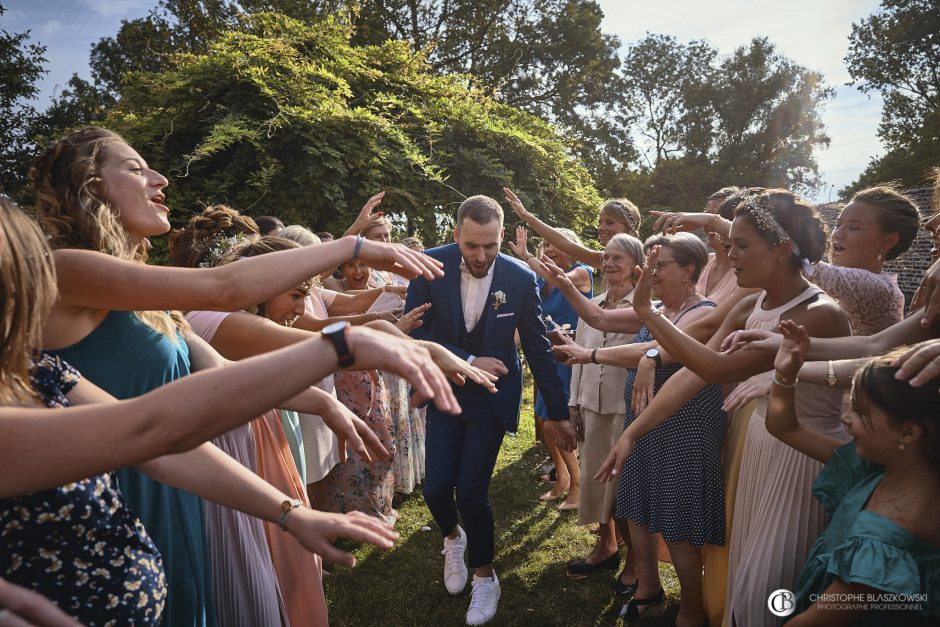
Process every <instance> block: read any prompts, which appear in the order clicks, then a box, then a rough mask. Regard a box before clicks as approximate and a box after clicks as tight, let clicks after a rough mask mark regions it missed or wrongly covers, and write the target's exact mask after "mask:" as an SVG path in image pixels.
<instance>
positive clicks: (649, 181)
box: [599, 35, 832, 210]
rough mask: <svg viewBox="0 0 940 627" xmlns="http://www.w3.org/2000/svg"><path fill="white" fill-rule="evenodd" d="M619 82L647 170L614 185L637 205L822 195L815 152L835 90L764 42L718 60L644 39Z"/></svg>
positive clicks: (698, 46)
mask: <svg viewBox="0 0 940 627" xmlns="http://www.w3.org/2000/svg"><path fill="white" fill-rule="evenodd" d="M624 74H625V77H626V79H627V84H628V85H629V86H630V88H629V91H628V98H627V99H626V102H627V103H628V105H627V106H628V110H629V112H630V114H632V116H633V120H634V122H633V124H632V128H633V129H634V132H635V133H636V145H637V146H639V147H640V148H641V150H642V152H643V154H644V157H645V163H644V164H643V166H644V167H641V169H640V170H638V171H637V172H634V173H633V174H632V176H630V177H628V178H627V179H626V180H620V181H619V182H618V183H619V190H622V191H623V192H624V193H626V194H627V195H628V196H629V197H630V198H632V199H634V201H635V202H639V203H641V205H642V206H650V205H662V206H664V207H669V208H673V209H682V210H698V209H699V208H701V206H702V203H703V202H704V199H705V198H706V197H707V196H708V195H709V194H710V193H711V192H713V191H715V190H716V189H718V188H720V187H723V186H725V185H731V184H734V185H763V186H780V187H788V188H791V189H795V190H803V191H811V190H814V189H816V188H818V186H819V184H820V181H819V177H818V169H817V165H816V160H815V157H814V155H813V150H814V149H815V148H816V147H817V146H820V145H826V144H828V143H829V139H828V137H826V135H825V133H824V132H823V125H822V122H821V120H820V117H819V107H820V106H821V105H822V103H823V102H825V100H826V99H828V98H829V97H831V95H832V90H831V89H830V88H829V87H828V86H826V85H825V84H824V83H823V81H822V77H821V76H820V75H819V74H818V73H817V72H813V71H810V70H807V69H806V68H803V67H801V66H799V65H797V64H795V63H793V62H792V61H790V60H789V59H787V58H786V57H784V56H783V55H781V54H780V53H779V52H777V50H776V48H775V47H774V46H773V44H771V43H770V42H768V41H767V40H766V39H761V38H756V39H754V40H752V41H751V42H750V44H748V45H747V46H742V47H740V48H738V49H736V50H735V51H734V52H733V53H732V54H731V55H729V56H727V57H725V58H720V57H719V56H718V53H717V51H716V50H715V49H714V48H713V47H712V46H711V44H709V43H707V42H705V41H693V42H690V43H688V44H683V43H680V42H678V41H676V39H674V38H673V37H668V36H663V35H647V36H646V38H644V39H643V40H641V41H640V42H637V43H636V44H634V45H633V46H631V47H630V48H629V50H628V51H627V54H626V57H625V60H624ZM599 183H600V185H601V186H602V187H607V186H608V185H607V180H606V179H604V180H601V181H599ZM610 187H612V188H614V189H618V187H615V185H613V184H611V185H610Z"/></svg>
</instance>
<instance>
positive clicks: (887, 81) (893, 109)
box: [843, 0, 940, 195]
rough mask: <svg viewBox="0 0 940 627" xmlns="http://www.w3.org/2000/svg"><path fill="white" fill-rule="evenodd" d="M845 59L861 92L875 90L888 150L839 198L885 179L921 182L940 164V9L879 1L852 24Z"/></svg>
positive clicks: (916, 0)
mask: <svg viewBox="0 0 940 627" xmlns="http://www.w3.org/2000/svg"><path fill="white" fill-rule="evenodd" d="M849 42H850V47H849V53H848V55H847V56H846V58H845V62H846V64H847V65H848V68H849V72H850V74H851V76H852V79H853V80H854V81H856V83H857V85H858V88H859V89H861V90H862V91H863V92H879V93H881V95H882V96H883V97H884V109H883V110H882V113H881V124H880V125H879V127H878V135H879V137H881V139H882V141H883V142H884V144H885V146H886V147H887V149H888V152H887V154H885V155H884V156H882V157H880V158H878V159H874V160H873V161H872V162H871V163H870V164H869V166H868V168H867V169H866V170H865V172H863V173H862V175H861V177H859V179H858V180H857V181H856V182H855V183H853V184H852V185H851V186H850V187H849V188H847V189H846V190H843V194H844V195H851V193H852V192H853V191H855V190H857V189H859V188H861V187H865V186H868V185H870V184H874V183H880V182H884V181H891V180H894V181H899V182H901V183H903V184H906V185H917V184H920V183H922V182H923V180H924V178H925V177H926V176H927V175H928V173H929V171H930V169H931V168H932V167H934V166H936V165H938V164H940V156H938V155H940V74H938V70H937V68H940V5H938V4H937V2H935V1H934V0H882V3H881V7H880V8H879V10H878V11H877V12H876V13H874V14H873V15H871V16H870V17H868V18H866V19H864V20H862V21H860V22H859V23H857V24H853V25H852V34H851V36H850V37H849Z"/></svg>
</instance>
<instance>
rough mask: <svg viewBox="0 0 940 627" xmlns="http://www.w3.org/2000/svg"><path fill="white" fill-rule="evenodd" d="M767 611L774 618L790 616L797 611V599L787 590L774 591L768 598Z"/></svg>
mask: <svg viewBox="0 0 940 627" xmlns="http://www.w3.org/2000/svg"><path fill="white" fill-rule="evenodd" d="M767 609H769V610H770V613H771V614H773V615H774V616H789V615H790V614H792V613H793V611H794V610H795V609H796V598H795V597H794V596H793V593H792V592H790V591H789V590H787V589H785V588H781V589H780V590H774V591H773V592H771V593H770V596H769V597H768V598H767Z"/></svg>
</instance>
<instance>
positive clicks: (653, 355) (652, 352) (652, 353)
mask: <svg viewBox="0 0 940 627" xmlns="http://www.w3.org/2000/svg"><path fill="white" fill-rule="evenodd" d="M646 356H647V357H649V358H650V359H652V360H653V361H655V362H656V367H657V368H659V367H660V366H662V365H663V358H662V357H660V356H659V349H658V348H650V349H648V350H647V351H646Z"/></svg>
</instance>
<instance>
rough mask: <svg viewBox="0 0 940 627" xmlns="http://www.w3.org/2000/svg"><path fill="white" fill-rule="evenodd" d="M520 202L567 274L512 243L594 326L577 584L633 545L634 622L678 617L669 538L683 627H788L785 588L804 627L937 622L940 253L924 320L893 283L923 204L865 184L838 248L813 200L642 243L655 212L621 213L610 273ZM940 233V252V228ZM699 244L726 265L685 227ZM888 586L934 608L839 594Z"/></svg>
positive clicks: (696, 224) (582, 400) (747, 212)
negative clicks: (852, 600) (589, 274)
mask: <svg viewBox="0 0 940 627" xmlns="http://www.w3.org/2000/svg"><path fill="white" fill-rule="evenodd" d="M938 187H940V184H938ZM938 197H940V194H938ZM507 200H508V201H509V204H510V206H511V207H512V208H513V209H514V210H515V212H516V214H517V215H518V217H519V218H520V219H522V220H523V221H524V222H525V223H526V224H527V225H528V226H529V227H530V228H531V229H533V230H534V231H536V232H537V233H538V234H539V235H540V236H542V237H543V238H544V239H545V241H546V243H547V244H550V245H551V246H554V247H557V248H558V249H559V250H561V251H562V252H563V254H565V255H568V257H563V259H564V260H565V263H564V264H558V263H555V259H552V258H550V257H549V256H548V255H542V257H541V258H539V257H537V256H535V255H531V254H528V253H527V250H526V248H525V246H524V245H522V246H519V245H518V244H517V245H516V246H515V247H514V250H515V252H516V253H517V254H518V255H519V256H520V257H521V258H522V259H523V260H524V261H525V262H526V263H527V264H528V265H529V266H530V267H531V268H532V269H533V271H535V272H536V273H537V274H538V275H539V276H540V277H543V279H544V281H545V282H546V283H545V284H546V285H548V286H549V289H555V290H558V291H560V292H561V293H562V294H563V295H564V297H565V298H566V299H567V301H568V303H569V304H570V306H571V307H572V308H573V310H574V311H575V312H576V314H577V315H578V316H579V320H578V323H577V336H576V338H575V340H574V341H572V340H570V339H565V338H564V337H562V338H561V342H562V345H561V346H556V347H554V349H553V350H554V351H555V352H556V354H557V355H558V356H559V357H560V358H562V359H563V360H564V361H565V362H566V363H567V364H572V365H573V367H574V371H573V372H574V376H573V377H572V379H571V380H572V384H571V387H570V394H569V397H568V398H569V405H570V407H571V415H572V420H575V421H577V423H578V430H579V439H580V440H581V441H580V443H579V459H580V474H581V476H584V477H593V478H595V479H600V480H601V481H600V482H593V481H582V482H581V484H580V504H579V522H580V523H582V524H592V523H593V524H599V530H598V538H597V542H596V545H595V547H594V549H593V550H592V552H591V553H590V554H589V555H588V556H586V557H585V558H583V559H579V560H576V561H574V562H572V563H571V564H569V566H568V575H569V576H571V577H573V578H581V577H585V576H587V575H588V574H589V573H591V572H593V571H595V570H599V569H603V568H612V569H616V568H618V567H619V566H620V564H621V555H620V550H619V547H618V540H620V541H622V542H623V543H624V544H625V545H626V546H627V554H626V558H625V560H624V561H623V568H622V570H621V572H620V576H619V577H618V578H617V580H616V581H615V583H614V588H615V592H616V594H618V595H625V596H628V597H632V598H631V600H630V601H629V602H628V603H627V604H626V605H624V607H623V609H622V611H621V615H622V616H624V617H625V618H626V620H628V621H636V620H639V619H641V618H643V617H644V616H646V617H649V616H655V615H658V614H661V613H662V612H663V611H665V607H666V597H665V594H664V592H663V589H662V586H661V583H660V579H659V572H658V568H657V558H658V557H660V556H661V555H662V552H661V550H660V545H661V543H662V542H663V541H664V543H665V545H666V548H667V549H668V558H670V559H671V561H672V562H673V564H674V566H675V569H676V573H677V575H678V578H679V582H680V586H681V590H682V597H681V605H680V609H679V613H678V616H677V618H676V624H677V625H701V624H711V625H722V624H724V625H771V624H779V623H781V622H783V621H784V620H785V617H783V616H781V617H778V616H775V615H774V614H773V613H771V612H770V611H769V610H768V600H769V598H770V597H771V596H772V593H774V592H775V591H778V590H780V589H785V590H788V591H791V592H795V606H794V607H795V611H796V613H797V614H798V616H796V617H793V616H790V621H791V622H792V623H793V624H807V625H811V624H825V625H831V624H856V623H858V624H885V621H887V620H901V621H902V622H904V624H933V623H935V622H936V621H937V620H938V618H940V609H938V603H940V598H938V597H937V595H936V581H937V579H938V577H940V524H938V519H937V517H936V511H935V509H932V508H934V505H933V504H934V503H935V499H936V498H937V497H938V496H940V475H938V473H937V469H936V461H935V460H936V459H937V457H936V456H937V453H940V449H938V448H937V446H938V443H940V441H938V438H940V432H938V430H940V425H938V424H937V422H936V421H937V418H938V416H940V413H938V409H940V404H938V397H937V388H938V387H940V380H938V375H940V359H938V355H940V340H937V339H935V338H936V337H937V327H938V323H937V322H935V314H936V310H937V307H938V305H940V303H938V302H937V292H936V289H937V281H938V280H940V276H938V274H940V269H938V268H940V265H938V264H937V263H936V256H937V246H935V247H934V250H933V254H934V258H935V263H934V266H932V267H931V269H930V270H929V271H928V275H927V276H926V277H925V279H924V285H923V286H922V289H921V290H920V291H919V294H920V295H921V298H920V299H919V302H917V299H915V303H914V304H913V305H914V307H924V306H926V312H925V311H924V310H923V309H918V310H917V311H912V312H911V314H910V316H909V317H908V318H907V319H905V318H904V296H903V294H902V293H901V291H900V289H899V287H898V285H897V281H896V277H895V276H893V275H890V274H888V273H886V272H884V263H885V261H887V260H891V259H895V258H897V257H898V256H899V255H901V254H902V253H904V252H905V251H906V250H907V249H908V248H909V247H910V246H911V243H912V242H913V240H914V238H915V236H916V235H917V233H918V231H919V229H920V227H921V224H920V222H921V220H920V213H919V211H918V209H917V206H916V204H915V203H914V202H913V201H911V200H910V199H909V198H908V197H906V196H904V195H903V194H901V193H899V192H898V191H896V190H894V189H893V188H889V187H876V188H871V189H866V190H863V191H861V192H859V193H858V194H856V195H855V196H854V197H853V199H852V200H851V201H850V202H849V203H848V204H846V205H845V206H844V207H843V208H842V210H841V213H840V215H839V218H838V221H837V223H836V227H835V229H834V230H833V231H832V233H831V234H830V236H829V238H828V241H827V229H826V227H825V226H824V224H823V222H822V221H821V219H820V217H819V215H818V213H817V212H816V210H815V208H814V207H813V206H812V205H810V204H808V203H806V202H804V201H802V200H801V199H800V198H798V197H797V196H795V195H794V194H792V193H789V192H786V191H785V190H779V189H763V188H746V189H738V188H725V189H722V190H719V191H718V192H716V193H715V194H713V195H712V196H711V197H709V199H708V203H707V205H706V207H705V210H704V211H703V212H701V213H698V214H695V213H691V214H690V213H662V212H653V214H654V215H655V216H656V218H657V220H656V222H655V224H654V232H655V233H656V234H654V235H653V236H652V237H650V238H649V239H647V240H646V242H644V243H642V244H641V243H640V242H639V240H637V239H636V238H635V237H634V235H635V234H636V229H635V227H634V228H632V229H631V226H632V225H634V224H636V223H637V222H638V218H639V212H638V211H636V210H635V208H634V209H633V211H631V215H632V216H634V219H626V220H624V219H621V220H619V221H617V220H611V218H612V217H613V216H615V215H616V210H617V207H619V206H624V205H625V204H628V201H625V200H623V199H620V200H615V201H609V202H608V204H606V205H605V206H604V207H603V208H602V210H601V214H600V216H599V229H598V232H599V236H600V239H601V241H602V243H604V244H605V248H604V253H603V257H602V258H601V259H598V258H597V256H598V253H596V252H593V251H589V250H587V249H585V248H583V247H581V246H580V245H579V244H578V243H577V242H576V241H573V238H572V237H571V236H570V234H567V233H565V231H564V230H563V229H554V228H552V227H550V226H548V225H546V224H544V223H543V222H541V221H539V220H538V219H537V218H536V217H535V216H534V215H533V214H531V213H530V212H528V211H527V210H526V209H525V208H524V206H523V205H522V203H520V202H519V200H518V198H516V197H515V196H513V195H512V194H511V193H510V194H507ZM614 203H616V205H614ZM612 205H614V206H612ZM634 220H635V221H634ZM605 223H606V225H605ZM610 225H613V233H616V234H612V232H611V229H610ZM605 226H606V227H607V228H605ZM924 227H925V228H926V229H927V230H928V231H929V232H930V234H931V236H932V237H933V238H934V239H935V241H938V242H940V218H938V217H934V218H932V219H930V220H928V221H927V222H926V223H925V224H924ZM697 228H701V229H704V231H705V233H706V234H707V237H706V238H705V241H706V242H707V244H708V246H709V247H710V248H711V252H709V251H708V250H707V249H706V246H705V243H704V242H703V241H702V240H701V239H699V238H698V237H696V236H694V235H691V234H689V233H686V232H684V231H689V230H693V229H697ZM517 233H518V236H517V237H518V241H524V238H525V230H524V229H522V228H520V229H518V230H517ZM605 240H606V241H605ZM827 248H828V249H829V251H830V254H829V261H823V257H824V254H825V252H826V250H827ZM573 261H580V262H584V263H585V264H588V265H591V266H593V267H601V266H602V269H603V271H604V279H605V284H606V285H604V286H603V288H602V290H601V294H600V295H599V296H597V297H595V298H593V299H591V298H589V296H588V295H587V294H586V293H585V289H584V286H583V285H579V284H577V282H576V277H575V276H574V275H573V273H572V270H573V268H574V266H573V265H571V264H572V262H573ZM598 262H600V263H598ZM635 270H636V273H635V272H634V271H635ZM637 273H638V275H637ZM927 294H929V295H930V296H929V297H928V296H926V295H927ZM550 298H551V297H549V300H550ZM654 298H655V300H654ZM929 300H933V302H932V303H931V302H928V301H929ZM781 332H782V334H783V335H782V336H781V335H779V334H780V333H781ZM810 337H812V338H813V339H812V341H811V340H810ZM829 338H832V339H829ZM835 338H839V339H835ZM917 342H924V343H922V344H919V345H916V346H915V347H914V348H912V349H910V350H909V351H908V352H907V353H904V352H903V351H902V352H900V353H898V352H895V353H893V354H892V353H889V351H890V350H891V349H893V348H894V347H896V346H899V345H904V344H916V343H917ZM746 349H751V350H746ZM882 353H889V356H887V357H878V358H876V359H869V358H868V357H865V358H864V359H851V360H850V359H848V358H858V357H863V356H867V355H878V354H882ZM807 360H814V361H808V362H807V363H806V364H805V365H804V363H803V362H804V361H807ZM905 363H906V364H907V366H905V365H904V364H905ZM560 367H561V366H560ZM917 371H919V372H920V374H919V375H917V376H916V378H914V377H913V375H914V374H916V372H917ZM856 372H857V374H856ZM797 375H799V377H797ZM853 375H855V378H854V382H855V385H854V387H853V392H852V395H851V398H849V397H848V396H847V395H846V393H845V388H847V387H848V386H850V385H852V383H853ZM614 379H616V380H615V381H614ZM798 379H799V383H798ZM907 379H911V383H908V381H907ZM913 434H916V436H914V435H913ZM912 436H913V437H914V440H913V443H912V442H911V441H910V440H908V438H910V437H912ZM850 440H852V441H850ZM875 443H877V444H878V446H875ZM827 464H828V465H827ZM566 467H567V468H566V470H567V475H569V476H571V474H572V473H571V469H570V465H568V464H566ZM559 476H562V473H561V472H559ZM902 477H903V478H902ZM882 478H884V479H886V480H885V481H881V480H882ZM887 479H892V480H891V481H888V480H887ZM559 482H561V479H559ZM895 482H897V483H895ZM876 486H880V487H878V488H876ZM889 501H890V504H888V503H889ZM883 504H884V505H883ZM611 520H613V521H614V522H613V523H612V522H611ZM928 520H929V521H930V522H927V521H928ZM827 525H828V526H827ZM618 536H619V537H618ZM869 592H884V593H894V594H905V595H917V594H922V595H924V596H923V598H925V599H926V600H925V601H924V602H923V603H921V604H920V605H919V606H917V607H912V608H910V611H907V612H902V613H895V614H892V613H891V612H887V613H879V612H876V611H871V612H869V611H866V609H867V606H864V605H863V604H861V603H859V604H856V606H855V607H853V608H851V609H850V610H845V606H844V604H843V605H842V609H843V610H845V611H835V610H834V608H836V607H839V604H838V603H833V602H832V600H833V599H836V598H838V597H837V595H838V594H840V593H842V594H844V593H869ZM827 594H828V595H829V596H827ZM785 604H786V603H784V605H785Z"/></svg>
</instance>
